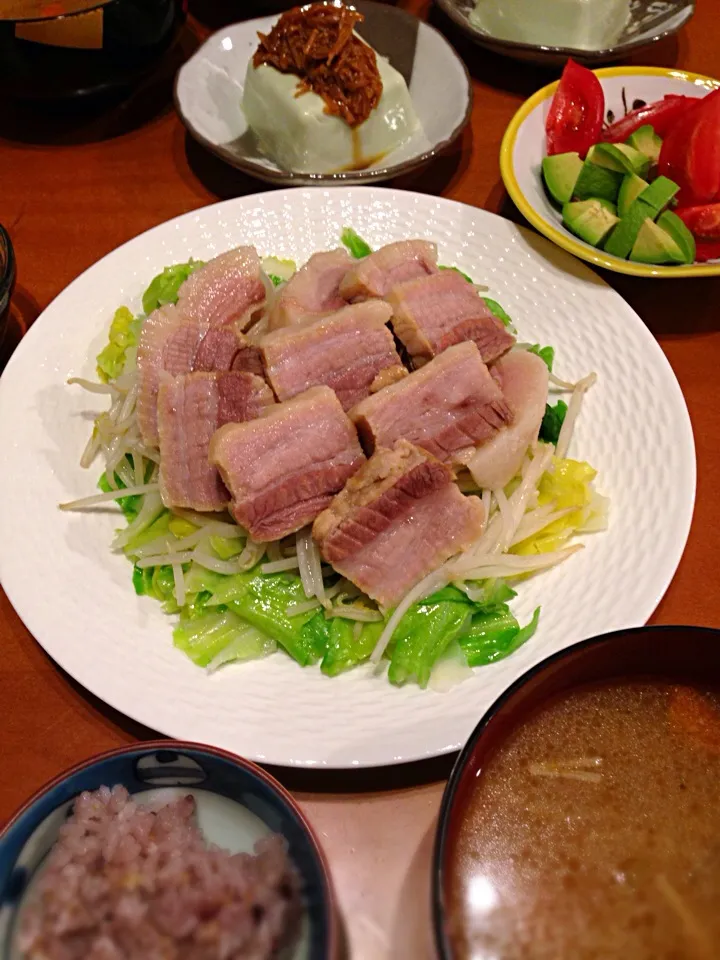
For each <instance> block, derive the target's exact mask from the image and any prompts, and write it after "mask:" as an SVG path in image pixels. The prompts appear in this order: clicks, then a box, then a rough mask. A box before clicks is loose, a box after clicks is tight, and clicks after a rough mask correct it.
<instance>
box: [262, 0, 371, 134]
mask: <svg viewBox="0 0 720 960" xmlns="http://www.w3.org/2000/svg"><path fill="white" fill-rule="evenodd" d="M363 19H364V18H363V15H362V14H361V13H358V11H357V10H353V9H351V8H349V7H344V6H339V7H336V6H332V5H326V4H324V3H313V4H310V5H309V6H307V7H295V8H294V9H293V10H288V12H287V13H284V14H283V15H282V16H281V17H280V19H279V20H278V22H277V23H276V24H275V26H274V27H273V28H272V30H271V31H270V33H269V34H267V35H266V34H262V33H260V34H258V36H259V37H260V46H259V47H258V49H257V50H256V51H255V55H254V57H253V64H254V66H255V67H259V66H261V65H262V64H263V63H266V64H269V65H270V66H272V67H275V69H276V70H279V71H280V72H281V73H294V74H295V75H296V76H297V77H298V78H299V80H300V82H299V84H298V89H297V93H296V96H302V94H304V93H307V92H308V91H312V92H313V93H316V94H318V96H320V97H322V98H323V100H324V101H325V112H326V113H329V114H331V115H334V116H338V117H341V118H342V119H343V120H344V121H345V122H346V123H347V124H348V125H349V126H350V127H357V126H359V125H360V124H361V123H363V122H364V121H365V120H367V118H368V117H369V116H370V113H371V112H372V111H373V110H374V109H375V107H376V106H377V105H378V103H379V101H380V97H381V95H382V89H383V87H382V80H381V79H380V72H379V70H378V65H377V59H376V57H375V52H374V50H373V49H372V48H371V47H369V46H368V45H367V44H366V43H363V42H362V40H360V39H359V38H358V37H356V36H355V34H354V32H353V31H354V28H355V26H356V24H358V23H360V22H361V21H362V20H363Z"/></svg>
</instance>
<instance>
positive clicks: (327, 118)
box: [242, 55, 420, 173]
mask: <svg viewBox="0 0 720 960" xmlns="http://www.w3.org/2000/svg"><path fill="white" fill-rule="evenodd" d="M377 64H378V70H379V72H380V78H381V80H382V84H383V92H382V96H381V97H380V101H379V103H378V105H377V107H375V109H374V110H373V111H372V113H371V114H370V116H369V117H368V119H367V120H366V121H365V122H364V123H362V124H360V125H359V126H358V127H355V128H351V127H350V126H348V124H347V123H346V122H345V121H344V120H343V119H341V118H340V117H336V116H331V115H330V114H327V113H325V101H324V100H323V99H322V97H320V96H318V95H317V94H316V93H303V94H302V95H301V96H299V97H296V96H295V94H296V92H297V87H298V83H299V80H298V77H297V76H295V74H290V73H280V71H279V70H276V69H275V67H271V66H269V65H268V64H262V65H261V66H259V67H258V68H257V69H255V67H254V66H253V63H252V60H251V61H250V63H249V64H248V70H247V75H246V77H245V91H244V96H243V104H242V106H243V111H244V112H245V118H246V119H247V122H248V125H249V126H250V127H251V129H252V130H253V131H254V132H255V135H256V136H257V138H258V141H259V142H260V146H261V148H262V149H263V151H264V152H265V153H266V154H267V156H268V157H270V159H271V160H274V161H275V163H277V164H278V166H280V167H282V168H284V169H285V170H292V171H295V172H297V173H335V172H337V171H340V170H348V169H362V168H363V167H367V166H370V164H372V163H373V162H376V161H377V160H379V159H380V158H381V157H383V156H384V155H385V154H387V153H390V151H391V150H394V149H395V148H396V147H398V146H400V144H402V143H405V141H406V140H408V139H409V138H410V137H411V136H412V135H413V134H414V133H416V132H417V131H418V130H420V121H419V120H418V118H417V115H416V113H415V110H414V108H413V104H412V100H411V99H410V93H409V91H408V88H407V86H406V84H405V81H404V79H403V77H402V75H401V74H400V73H398V71H397V70H395V68H394V67H392V66H391V65H390V64H389V63H388V61H387V60H385V59H384V58H383V57H381V56H379V55H378V57H377Z"/></svg>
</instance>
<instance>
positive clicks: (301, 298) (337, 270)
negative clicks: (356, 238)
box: [269, 247, 351, 330]
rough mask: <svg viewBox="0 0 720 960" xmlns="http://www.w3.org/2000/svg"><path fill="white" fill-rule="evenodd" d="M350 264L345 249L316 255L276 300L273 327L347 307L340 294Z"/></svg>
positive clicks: (284, 325) (270, 321)
mask: <svg viewBox="0 0 720 960" xmlns="http://www.w3.org/2000/svg"><path fill="white" fill-rule="evenodd" d="M350 265H351V260H350V255H349V254H348V253H347V251H346V250H343V248H342V247H340V248H339V249H337V250H330V251H328V252H323V253H314V254H313V255H312V256H311V257H310V259H309V260H308V262H307V263H306V264H304V265H303V266H302V267H300V269H299V270H298V271H297V273H295V274H293V276H291V277H290V278H289V279H288V281H287V283H285V284H284V286H283V288H282V290H281V291H280V293H279V294H278V296H277V297H275V299H274V300H273V306H272V310H271V311H270V316H269V328H270V329H271V330H275V329H277V328H278V327H287V326H290V325H291V324H293V323H298V322H299V321H300V320H307V319H308V318H309V317H318V316H323V315H324V314H326V313H333V312H334V311H335V310H339V309H340V307H344V306H345V305H346V303H347V301H346V300H345V298H344V297H342V296H341V295H340V281H341V280H342V279H343V277H344V276H345V274H346V273H347V272H348V270H349V269H350Z"/></svg>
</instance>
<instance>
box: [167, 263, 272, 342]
mask: <svg viewBox="0 0 720 960" xmlns="http://www.w3.org/2000/svg"><path fill="white" fill-rule="evenodd" d="M264 303H265V285H264V284H263V282H262V273H261V264H260V257H259V256H258V253H257V250H256V249H255V247H236V248H235V249H234V250H228V251H227V253H221V254H220V256H218V257H215V258H214V259H213V260H210V261H209V262H208V263H206V264H205V266H204V267H201V268H200V269H199V270H196V271H195V272H194V273H191V274H190V276H189V277H188V278H187V280H186V281H185V282H184V283H183V284H182V286H181V287H180V290H179V291H178V307H180V309H181V310H182V311H183V313H184V314H185V315H186V316H187V317H189V318H192V319H193V320H198V321H204V322H206V323H209V324H212V325H213V326H214V325H215V324H226V323H234V324H235V325H236V326H237V327H238V329H239V330H246V329H247V328H248V327H249V326H250V325H251V324H252V323H253V321H254V320H255V319H256V318H257V315H258V314H259V312H260V310H261V309H262V306H263V304H264Z"/></svg>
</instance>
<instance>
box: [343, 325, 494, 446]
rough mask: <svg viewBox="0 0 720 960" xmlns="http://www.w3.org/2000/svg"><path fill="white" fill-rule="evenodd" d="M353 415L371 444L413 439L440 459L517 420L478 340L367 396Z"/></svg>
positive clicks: (351, 412) (459, 347)
mask: <svg viewBox="0 0 720 960" xmlns="http://www.w3.org/2000/svg"><path fill="white" fill-rule="evenodd" d="M350 419H351V420H352V421H353V422H354V424H355V426H356V427H357V428H358V431H359V433H360V438H361V439H362V441H363V444H364V446H365V449H366V450H373V449H375V448H376V447H390V446H392V445H393V444H394V443H395V441H396V440H399V439H400V438H403V439H405V440H409V441H410V442H411V443H414V444H416V445H417V446H418V447H422V448H423V449H424V450H427V451H428V453H431V454H433V456H435V457H437V458H438V459H439V460H444V461H450V462H452V461H453V460H454V458H455V455H456V454H457V453H458V451H461V450H464V449H467V448H468V447H470V448H474V447H475V445H476V444H478V443H482V442H484V441H486V440H489V439H490V438H491V437H493V436H494V435H495V434H496V433H497V431H498V430H500V429H501V428H502V427H504V426H506V425H507V424H508V423H510V421H511V420H512V414H511V412H510V409H509V407H508V405H507V403H506V402H505V400H504V398H503V395H502V391H501V389H500V387H499V386H498V384H497V382H496V381H495V380H494V379H493V377H492V376H491V375H490V372H489V371H488V368H487V367H486V366H485V364H484V363H483V362H482V360H481V359H480V353H479V351H478V348H477V347H476V346H475V344H474V343H473V342H472V341H467V342H466V343H458V344H456V345H455V346H454V347H449V348H448V349H447V350H445V351H444V352H443V353H441V354H440V355H439V356H437V357H435V359H434V360H431V361H430V363H428V364H426V365H425V366H424V367H422V368H421V369H420V370H416V371H415V372H414V373H411V374H410V375H409V376H408V377H405V379H403V380H400V381H399V382H398V383H395V384H393V385H392V386H388V387H386V388H385V389H384V390H381V391H380V392H379V393H376V394H374V395H373V396H371V397H368V398H367V399H365V400H363V401H361V402H360V403H358V404H357V405H356V406H355V407H353V408H352V410H350Z"/></svg>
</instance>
